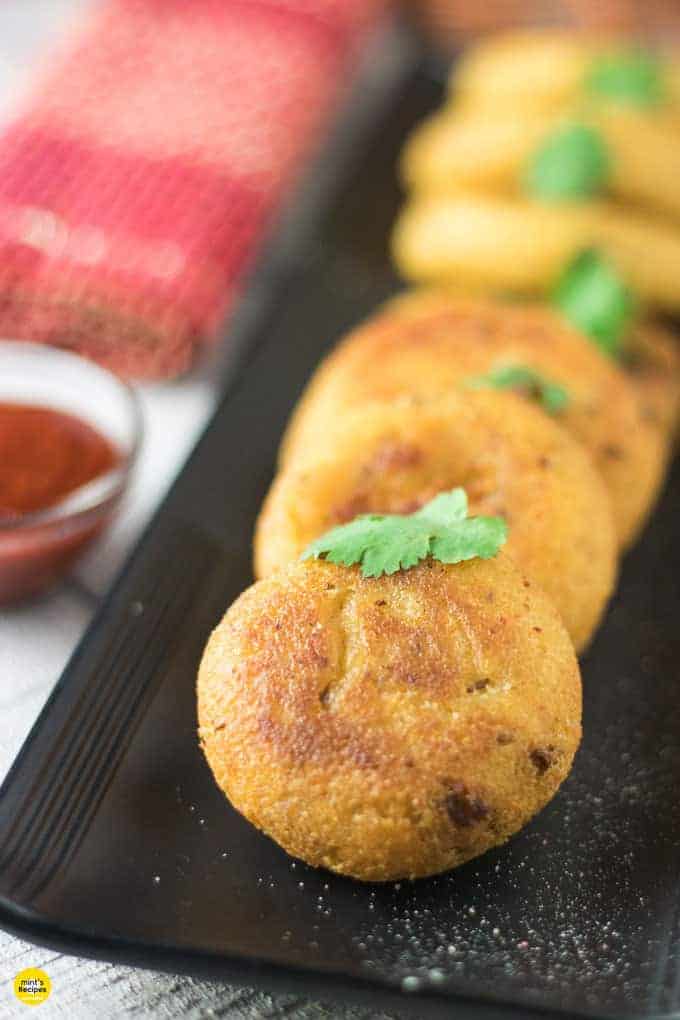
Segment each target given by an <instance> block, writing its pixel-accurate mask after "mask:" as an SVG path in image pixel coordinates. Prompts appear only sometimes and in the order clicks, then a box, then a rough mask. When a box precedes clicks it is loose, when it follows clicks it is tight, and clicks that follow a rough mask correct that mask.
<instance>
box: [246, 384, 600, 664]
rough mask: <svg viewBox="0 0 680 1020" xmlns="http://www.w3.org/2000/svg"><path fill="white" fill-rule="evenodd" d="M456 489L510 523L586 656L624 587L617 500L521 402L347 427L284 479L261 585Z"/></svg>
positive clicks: (368, 409) (367, 417)
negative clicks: (324, 541) (359, 521)
mask: <svg viewBox="0 0 680 1020" xmlns="http://www.w3.org/2000/svg"><path fill="white" fill-rule="evenodd" d="M456 486H463V488H465V490H466V492H467V495H468V499H469V501H470V512H471V513H472V514H473V515H478V514H491V515H499V516H501V517H504V518H505V520H506V521H507V523H508V527H509V538H508V544H507V549H508V551H509V552H510V553H512V554H513V556H514V557H515V558H516V560H517V562H518V563H519V564H520V565H521V567H522V569H523V570H525V571H526V572H527V574H528V575H529V576H530V577H532V578H534V580H536V581H537V582H538V583H539V584H540V585H541V586H542V587H543V589H544V590H545V591H546V592H547V594H548V595H549V596H550V597H551V598H552V600H553V602H554V603H555V605H556V606H557V609H558V610H559V612H560V613H561V615H562V618H563V620H564V622H565V626H566V628H567V630H568V631H569V633H570V635H571V637H572V640H573V642H574V644H575V645H576V647H577V649H582V648H583V647H584V646H585V645H586V644H587V642H588V640H589V639H590V637H591V635H592V633H593V631H594V630H595V627H596V626H597V624H598V622H599V620H600V617H601V615H602V612H603V610H604V607H605V606H606V604H607V600H608V598H609V596H610V594H611V592H612V589H613V586H614V581H615V574H616V560H617V542H616V535H615V530H614V524H613V519H612V515H611V507H610V503H609V499H608V497H607V493H606V490H605V488H604V485H603V483H602V480H601V479H600V477H599V475H598V474H597V472H596V470H595V469H594V467H593V465H592V463H591V461H590V458H589V457H588V455H587V454H586V452H585V451H584V450H583V449H582V447H581V446H580V444H579V443H577V442H575V441H574V440H573V439H572V438H571V436H569V434H568V433H567V432H566V431H565V430H564V429H562V428H560V426H559V425H556V424H555V423H554V422H552V421H550V420H549V419H548V418H547V417H546V416H545V415H544V414H542V413H541V412H540V411H538V410H537V409H536V408H534V407H531V406H530V405H529V404H528V403H526V402H525V401H524V400H522V398H520V397H517V396H515V395H514V394H512V393H507V392H506V393H500V392H497V391H491V390H484V391H479V392H470V393H462V392H460V391H459V392H458V393H454V394H452V395H450V396H447V397H443V398H441V399H439V400H428V401H426V402H424V403H418V402H414V401H411V400H408V399H405V400H402V401H396V402H393V403H376V404H368V405H365V406H364V407H363V408H361V409H358V410H356V411H354V412H352V413H348V414H347V415H346V416H343V419H342V424H341V427H340V428H338V430H337V431H336V432H335V433H331V434H329V435H328V436H327V445H326V452H325V454H324V455H323V457H322V458H321V459H314V460H310V461H300V462H298V463H295V464H292V465H291V466H290V467H289V468H288V469H286V470H284V471H283V472H282V473H281V474H280V475H279V476H278V478H277V479H276V480H275V482H274V484H273V486H272V488H271V490H270V492H269V495H268V497H267V499H266V501H265V504H264V507H263V510H262V513H261V515H260V518H259V521H258V525H257V529H256V537H255V570H256V574H257V576H260V577H262V576H265V575H266V574H269V573H271V572H272V571H275V570H278V569H280V568H281V567H283V566H285V565H286V564H287V563H289V562H290V561H291V560H292V559H295V558H296V557H297V556H299V555H300V553H301V552H302V551H303V549H304V548H305V547H306V546H307V545H308V544H309V542H311V541H312V539H314V538H317V537H318V536H319V535H321V534H323V532H325V531H327V530H328V529H329V528H331V527H333V526H335V525H337V524H341V523H344V522H346V521H349V520H351V519H353V518H354V517H356V516H357V514H362V513H410V512H412V511H413V510H416V509H418V508H419V507H420V506H422V505H423V504H424V503H426V502H428V500H430V499H432V498H433V497H434V496H436V495H437V493H440V492H443V491H446V490H449V489H453V488H455V487H456Z"/></svg>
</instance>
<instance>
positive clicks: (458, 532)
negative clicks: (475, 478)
mask: <svg viewBox="0 0 680 1020" xmlns="http://www.w3.org/2000/svg"><path fill="white" fill-rule="evenodd" d="M467 511H468V502H467V496H466V494H465V490H464V489H453V490H452V491H451V492H442V493H440V494H439V495H438V496H435V498H434V499H432V500H430V502H429V503H426V505H425V506H423V507H421V509H420V510H417V511H416V512H415V513H413V514H363V515H362V516H360V517H356V518H355V519H354V520H353V521H350V523H349V524H342V525H340V527H337V528H332V529H331V531H327V532H326V534H325V535H322V536H321V537H320V538H317V539H316V541H314V542H312V543H311V544H310V545H308V546H307V548H306V549H305V551H304V552H303V553H302V559H303V560H308V559H312V558H316V559H322V558H323V559H327V560H330V562H331V563H341V564H344V565H345V566H347V567H351V566H353V565H354V564H357V563H360V564H361V573H362V574H363V576H364V577H380V576H381V575H382V574H395V573H396V572H397V571H398V570H408V569H409V567H415V566H416V564H417V563H419V562H420V561H421V560H424V559H425V558H426V557H427V556H432V557H433V558H434V559H436V560H439V561H440V562H441V563H462V562H463V560H471V559H474V558H475V557H479V558H480V559H489V558H490V557H492V556H495V555H496V553H497V552H498V550H499V549H500V547H501V546H502V545H503V544H504V542H505V540H506V538H507V526H506V523H505V521H504V520H503V518H502V517H468V516H467Z"/></svg>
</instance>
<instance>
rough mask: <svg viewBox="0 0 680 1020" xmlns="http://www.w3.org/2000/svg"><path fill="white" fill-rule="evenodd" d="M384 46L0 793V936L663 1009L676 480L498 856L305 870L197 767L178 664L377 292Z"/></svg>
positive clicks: (401, 49) (673, 793) (544, 1011)
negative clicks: (384, 869) (225, 387)
mask: <svg viewBox="0 0 680 1020" xmlns="http://www.w3.org/2000/svg"><path fill="white" fill-rule="evenodd" d="M391 47H392V49H391V51H390V52H391V53H392V55H393V56H392V59H391V62H390V60H388V61H387V64H386V66H387V67H389V73H386V78H385V81H386V82H387V84H386V85H385V87H384V88H383V90H382V92H380V90H378V92H377V93H376V91H375V90H371V92H370V95H371V96H372V97H373V99H372V101H371V103H370V104H369V103H368V101H367V97H368V96H369V92H368V91H367V90H366V89H364V90H362V89H361V88H360V89H359V92H358V93H357V92H356V91H355V93H354V100H353V103H352V111H351V116H350V117H349V120H347V119H346V120H345V122H344V123H343V127H342V129H341V130H340V132H339V135H338V136H337V137H336V140H335V143H334V148H332V149H331V153H332V155H331V156H330V157H329V156H328V154H327V156H326V159H325V160H323V161H322V164H321V170H318V168H317V173H316V175H315V176H314V178H313V179H312V181H311V182H308V187H307V188H305V189H303V191H304V194H303V196H302V198H301V200H300V201H299V202H298V204H297V207H296V212H295V214H294V215H293V216H292V218H291V219H289V221H288V222H287V224H286V225H285V227H282V228H281V230H280V231H279V233H278V240H276V242H275V243H274V245H273V247H272V251H271V253H270V257H269V258H268V260H267V261H266V263H265V265H264V267H263V268H262V269H261V271H260V273H259V275H258V276H257V278H256V284H257V286H256V288H255V290H251V301H250V306H251V307H250V312H252V310H253V305H255V306H257V307H256V312H257V314H250V313H249V314H248V315H247V316H246V320H247V323H246V326H245V327H244V329H243V330H242V332H244V338H245V339H244V343H243V345H242V346H243V349H244V350H245V351H247V352H248V354H247V357H245V358H244V359H242V361H243V362H244V363H245V362H248V364H247V368H246V369H245V370H242V371H241V373H240V375H239V377H238V379H237V381H236V382H232V385H231V386H230V389H229V392H228V393H227V395H226V397H225V399H224V401H223V402H222V404H221V406H220V407H219V409H218V411H217V413H216V415H215V417H214V419H213V421H212V423H211V424H210V426H209V428H208V429H207V431H206V433H205V435H204V436H203V438H202V440H201V441H200V443H199V444H198V447H197V449H196V451H195V453H194V454H193V456H192V458H191V460H190V461H189V463H188V465H187V466H186V468H185V470H184V471H183V473H182V475H181V477H180V478H179V480H178V482H177V483H176V485H175V486H174V488H173V490H172V492H171V493H170V495H169V497H168V499H167V500H166V501H165V503H164V505H163V507H162V508H161V510H160V511H159V513H158V515H157V516H156V518H155V520H154V521H153V523H152V525H151V527H150V528H149V530H148V532H147V534H146V536H145V537H144V539H143V541H142V542H141V544H140V546H139V548H138V549H137V552H136V554H135V555H134V557H133V559H132V561H131V563H130V565H129V566H128V568H127V570H126V571H125V574H124V575H123V577H122V579H121V581H120V582H119V583H118V585H117V587H116V588H115V590H114V592H113V594H112V595H111V597H110V598H109V599H108V601H107V602H106V604H105V606H104V607H103V609H102V611H101V612H100V613H99V615H98V617H97V619H96V621H95V623H94V624H93V626H92V627H91V628H90V630H89V632H88V634H87V637H86V638H85V640H84V641H83V643H82V644H81V646H80V647H79V649H78V651H77V652H76V654H75V656H74V658H73V659H72V661H71V663H70V664H69V666H68V668H67V670H66V672H65V674H64V675H63V677H62V678H61V680H60V682H59V684H58V685H57V687H56V689H55V691H54V693H53V694H52V696H51V698H50V700H49V701H48V703H47V706H46V707H45V710H44V711H43V713H42V715H41V716H40V719H39V720H38V722H37V724H36V726H35V728H34V729H33V731H32V733H31V735H30V737H29V739H28V740H27V742H26V745H25V746H24V748H23V750H22V752H21V754H20V756H19V758H18V760H17V762H16V764H15V765H14V768H13V769H12V771H11V773H10V775H9V777H8V778H7V781H6V782H5V785H4V787H3V788H2V791H1V792H0V923H1V924H2V925H3V926H4V927H6V928H7V929H9V930H11V931H13V932H16V933H18V934H20V935H22V936H24V937H26V938H28V939H32V940H34V941H36V942H40V943H43V944H46V945H50V946H55V947H58V948H60V949H66V950H68V951H72V952H77V953H80V954H84V955H89V956H96V957H101V958H105V959H115V960H118V961H126V962H131V963H134V964H139V965H142V966H149V967H155V968H165V969H169V970H186V971H190V972H192V973H197V974H208V975H213V976H223V977H225V978H228V979H229V980H231V981H234V980H237V981H243V982H245V983H258V984H260V985H264V986H267V987H270V988H281V989H285V990H296V991H305V992H308V993H310V994H315V995H319V994H322V995H324V996H325V997H326V998H327V997H328V996H329V995H332V994H338V995H339V996H341V997H343V998H354V999H358V1000H360V1001H362V1002H364V1003H368V1004H370V1005H371V1006H372V1007H373V1008H374V1009H376V1010H377V1009H378V1008H388V1009H393V1010H395V1011H401V1012H402V1013H405V1014H408V1015H412V1016H416V1017H428V1016H432V1017H450V1016H452V1015H454V1014H455V1016H457V1017H464V1016H465V1017H467V1016H475V1017H477V1016H482V1017H489V1018H492V1017H502V1016H506V1015H508V1014H514V1015H527V1014H532V1015H533V1014H536V1015H552V1014H554V1013H555V1012H562V1013H564V1014H566V1015H569V1016H582V1015H583V1016H586V1015H588V1016H597V1017H605V1016H607V1017H614V1016H617V1017H621V1016H630V1017H632V1016H636V1017H652V1016H655V1017H661V1016H669V1017H670V1016H671V1015H677V1011H678V1010H679V1009H680V970H679V969H678V950H679V948H680V947H679V939H680V925H679V923H678V911H679V898H678V887H679V885H680V686H679V681H680V670H679V663H680V626H679V623H678V607H679V606H680V599H679V592H678V577H679V575H680V562H679V552H680V542H679V541H678V522H677V520H676V516H675V512H676V507H677V506H678V497H679V496H680V473H678V471H675V473H674V475H673V477H672V478H671V480H670V482H669V485H668V487H667V490H666V493H665V495H664V497H663V499H662V501H661V504H660V506H659V508H658V509H657V512H656V514H655V517H654V519H653V521H652V523H651V525H650V527H649V528H648V530H647V532H646V534H645V535H644V537H643V539H642V541H641V542H640V544H639V545H638V546H637V548H636V549H635V550H634V551H633V553H632V554H631V555H630V556H629V557H628V558H627V560H626V562H625V564H624V567H623V572H622V576H621V581H620V585H619V589H618V594H617V596H616V599H615V601H614V604H613V606H612V608H611V610H610V612H609V614H608V617H607V620H606V622H605V624H604V626H603V628H602V630H601V631H600V633H599V635H598V637H597V640H596V642H595V645H594V646H593V648H592V650H591V652H590V653H589V655H588V657H587V659H586V660H585V662H584V664H583V673H584V684H585V737H584V741H583V746H582V748H581V750H580V751H579V753H578V756H577V759H576V764H575V768H574V771H573V773H572V775H571V776H570V778H569V780H568V781H567V783H566V784H565V786H564V788H563V789H562V791H561V792H560V794H559V795H558V797H557V798H556V799H555V801H554V802H553V803H552V804H551V805H550V806H549V807H548V808H547V810H545V811H544V812H543V813H542V814H541V815H540V816H539V817H538V818H537V819H536V820H535V821H534V822H533V824H531V825H530V826H529V827H528V828H526V829H525V830H524V831H523V832H522V833H521V834H520V835H518V836H517V837H516V838H515V839H513V840H512V841H511V842H510V843H509V844H508V845H506V846H505V847H502V848H501V849H498V850H495V851H493V852H491V853H488V854H486V855H485V856H484V857H482V858H481V859H479V860H477V861H474V862H472V863H470V864H468V865H466V866H465V867H463V868H461V869H460V870H458V871H456V872H454V873H451V874H448V875H444V876H441V877H439V878H435V879H431V880H427V881H420V882H417V883H415V884H410V883H401V884H400V885H394V884H390V885H385V886H377V885H376V886H365V885H359V884H356V883H353V882H351V881H349V880H345V879H342V878H338V877H334V876H333V875H331V874H328V873H326V872H322V871H315V870H313V869H310V868H308V867H306V866H305V865H303V864H301V863H296V862H295V861H293V860H291V859H290V858H289V857H287V856H286V855H285V854H284V853H283V852H282V851H281V850H279V849H278V848H277V847H276V846H275V845H274V844H273V843H271V842H270V841H269V840H268V839H266V838H265V837H263V836H262V835H260V834H259V833H258V832H257V831H256V830H255V829H253V828H251V827H250V826H249V825H248V823H247V822H245V821H244V820H243V819H242V818H241V817H240V816H239V815H237V814H236V813H235V812H234V811H233V810H232V809H231V808H230V807H229V806H228V804H227V803H226V801H225V800H224V798H223V797H222V795H221V794H220V793H219V791H218V790H217V789H216V787H215V785H214V783H213V781H212V778H211V776H210V774H209V772H208V769H207V767H206V765H205V762H204V761H203V758H202V755H201V753H200V751H199V749H198V745H197V741H196V732H195V727H196V721H195V710H194V678H195V673H196V666H197V663H198V660H199V657H200V653H201V650H202V647H203V644H204V642H205V639H206V637H207V635H208V633H209V631H210V630H211V628H212V627H213V626H214V624H215V623H216V622H217V620H218V619H219V617H220V616H221V614H222V611H223V609H224V608H225V606H226V605H227V604H228V603H229V602H230V601H231V600H232V599H233V598H234V597H235V596H236V595H237V594H238V593H239V592H240V591H241V590H242V589H243V588H244V587H245V586H246V585H248V584H249V583H250V580H251V570H250V540H251V534H252V529H253V522H254V520H255V515H256V513H257V510H258V507H259V505H260V502H261V500H262V498H263V496H264V493H265V491H266V488H267V486H268V484H269V481H270V479H271V476H272V471H273V466H274V460H275V454H276V447H277V443H278V440H279V436H280V434H281V430H282V427H283V425H284V422H285V420H286V417H287V415H288V414H289V412H290V410H291V407H292V406H293V403H294V401H295V399H296V397H297V396H298V394H299V392H300V390H301V388H302V386H303V384H304V381H305V379H306V378H307V376H308V375H309V373H310V371H311V369H312V368H313V366H314V365H315V363H316V362H317V361H318V359H319V357H320V356H321V355H322V353H323V352H324V350H326V349H327V348H328V347H329V346H330V345H331V344H332V343H333V342H334V341H335V340H336V339H337V337H338V336H339V334H340V333H341V332H342V331H343V330H345V329H346V328H347V327H348V326H349V325H350V324H352V323H354V322H356V321H357V320H359V319H361V317H362V316H364V315H365V314H367V313H368V312H369V311H370V310H371V309H372V308H373V307H374V306H375V305H376V303H377V302H379V301H381V300H382V299H384V298H385V297H387V296H388V295H389V294H390V293H392V292H393V291H394V290H395V288H396V287H397V281H396V279H395V278H394V276H393V274H392V271H391V269H390V266H389V260H388V254H387V238H388V232H389V226H390V223H391V221H392V219H393V216H394V214H395V212H396V209H397V206H398V202H399V191H398V187H397V183H396V179H395V172H394V167H395V159H396V156H397V153H398V150H399V148H400V145H401V143H402V141H403V138H404V135H405V133H406V132H407V131H408V129H409V128H410V127H411V125H412V124H413V123H414V122H415V121H416V120H417V119H418V118H419V117H421V116H422V115H423V114H424V113H425V112H426V111H428V110H429V109H431V108H432V107H433V105H434V104H435V103H436V102H437V101H438V99H439V98H440V95H441V84H440V81H439V80H438V78H437V77H436V75H433V73H432V68H431V66H430V65H429V63H428V61H427V59H425V58H423V59H420V58H418V59H415V57H414V53H413V50H412V49H410V48H409V46H408V45H405V44H404V40H403V38H401V37H400V41H399V42H398V44H397V43H396V42H395V39H394V37H392V40H391ZM384 57H385V53H383V58H384ZM381 59H382V58H381ZM376 94H378V95H379V96H380V97H381V101H380V102H377V101H375V96H376ZM338 138H339V139H340V142H338ZM348 154H349V155H351V156H352V157H353V158H351V159H349V160H348V159H347V158H346V157H347V156H348ZM324 181H325V182H326V183H325V184H324V183H323V182H324ZM319 182H322V183H321V184H320V183H319ZM329 182H330V184H329ZM310 196H312V198H313V201H312V200H311V198H310ZM253 294H259V295H260V297H258V298H257V300H253V297H252V295H253ZM263 295H264V296H265V297H266V300H265V299H264V298H263ZM261 298H262V300H261ZM8 679H10V678H8Z"/></svg>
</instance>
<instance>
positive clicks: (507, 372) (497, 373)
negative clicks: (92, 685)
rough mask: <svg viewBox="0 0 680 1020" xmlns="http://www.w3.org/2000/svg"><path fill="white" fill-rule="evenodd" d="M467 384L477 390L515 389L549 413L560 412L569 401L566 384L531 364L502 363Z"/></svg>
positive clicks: (474, 377)
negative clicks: (561, 383) (548, 377)
mask: <svg viewBox="0 0 680 1020" xmlns="http://www.w3.org/2000/svg"><path fill="white" fill-rule="evenodd" d="M466 385H468V386H469V387H471V388H472V389H476V390H477V389H485V388H487V387H491V388H493V389H497V390H515V391H516V392H518V393H521V394H522V395H523V396H527V397H529V398H530V399H532V400H535V401H536V402H537V403H538V404H540V406H541V407H542V408H543V410H544V411H547V412H548V414H559V413H560V411H564V409H565V408H566V406H567V404H568V403H569V392H568V390H567V389H566V388H565V387H564V386H562V385H560V383H557V382H553V381H552V380H551V379H547V378H546V377H545V376H544V375H542V374H541V373H540V372H537V371H536V370H535V369H533V368H530V367H529V365H500V366H499V367H498V368H493V369H491V371H490V372H488V373H487V374H486V375H476V376H472V378H470V379H468V380H467V382H466Z"/></svg>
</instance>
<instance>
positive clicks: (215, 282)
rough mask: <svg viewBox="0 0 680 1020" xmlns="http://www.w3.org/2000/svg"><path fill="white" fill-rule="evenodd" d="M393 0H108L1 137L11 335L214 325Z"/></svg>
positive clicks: (63, 338) (1, 325) (119, 336)
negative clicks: (350, 66) (352, 64)
mask: <svg viewBox="0 0 680 1020" xmlns="http://www.w3.org/2000/svg"><path fill="white" fill-rule="evenodd" d="M381 7H382V0H109V2H107V3H106V4H105V5H104V6H103V7H102V8H101V9H99V10H97V12H96V14H95V16H94V18H93V20H92V21H91V22H90V23H89V24H88V26H87V27H86V28H85V30H84V31H83V32H82V33H81V35H80V37H79V38H78V40H77V41H76V42H75V44H74V45H73V46H72V47H71V49H70V51H69V52H68V53H67V54H66V55H65V56H64V57H63V58H62V60H61V61H60V62H59V63H58V65H57V66H56V67H55V68H54V70H53V71H52V72H51V73H50V74H49V75H48V76H47V78H46V80H45V81H44V82H43V84H42V85H41V87H40V88H39V90H38V92H37V93H36V95H35V97H34V99H33V101H32V103H31V104H30V106H29V108H28V109H27V110H26V112H25V113H24V114H23V115H22V116H21V118H20V119H19V120H18V121H17V122H16V123H14V124H13V125H11V126H10V128H9V129H8V130H7V132H6V133H5V136H4V138H3V139H2V140H1V141H0V336H7V337H16V338H20V339H32V340H38V341H43V342H46V343H52V344H55V345H58V346H61V347H68V348H70V349H74V350H76V351H79V352H81V353H84V354H86V355H88V356H90V357H93V358H95V359H96V360H98V361H100V362H102V363H103V364H106V365H107V366H109V367H110V368H112V369H114V370H115V371H117V372H118V373H120V374H122V375H126V376H130V377H135V378H167V377H170V376H173V375H176V374H178V373H180V372H182V371H184V370H185V369H186V368H187V367H188V366H189V365H190V364H191V363H192V361H193V360H194V359H195V357H196V355H197V353H198V352H199V351H200V350H201V348H202V347H203V346H204V345H205V344H207V343H209V342H211V341H212V340H213V339H214V337H215V335H216V332H217V328H218V326H219V325H220V323H221V322H222V320H223V318H224V315H225V313H226V311H227V309H228V306H229V303H230V301H231V300H232V299H233V296H234V293H235V289H236V287H237V285H238V280H239V277H240V276H241V275H242V273H243V272H244V270H245V269H246V268H247V266H248V265H249V263H250V262H251V260H252V258H253V254H254V252H255V250H256V246H257V240H258V238H260V237H261V236H262V234H263V231H264V229H265V227H266V223H267V220H268V218H269V217H270V216H271V213H272V211H273V210H274V209H275V207H276V206H277V205H278V204H279V203H280V200H281V198H282V196H283V194H284V192H285V191H286V189H287V188H288V187H289V186H290V184H291V181H292V180H293V178H294V177H295V174H296V171H297V170H298V168H299V166H300V163H301V161H302V159H303V157H304V155H305V153H306V152H308V150H309V147H310V145H311V143H312V141H313V140H314V138H315V135H316V133H317V132H318V129H319V127H320V125H321V124H322V123H323V122H324V120H325V119H326V118H327V117H328V114H329V106H330V104H331V103H332V102H333V100H334V99H335V98H336V96H337V93H338V90H339V87H340V85H341V83H342V81H343V80H344V79H346V77H347V73H346V72H347V62H348V61H349V60H350V59H351V58H352V56H353V54H354V53H355V52H356V50H357V47H358V44H359V42H360V40H361V39H362V37H363V35H364V34H365V31H366V30H367V29H368V27H369V26H370V25H371V24H372V23H373V21H374V19H375V17H376V14H377V13H378V11H379V10H380V8H381Z"/></svg>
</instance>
